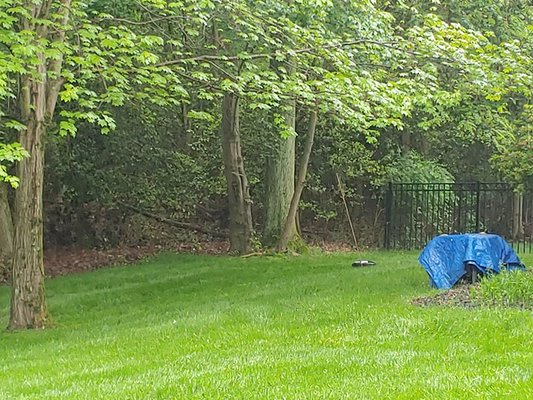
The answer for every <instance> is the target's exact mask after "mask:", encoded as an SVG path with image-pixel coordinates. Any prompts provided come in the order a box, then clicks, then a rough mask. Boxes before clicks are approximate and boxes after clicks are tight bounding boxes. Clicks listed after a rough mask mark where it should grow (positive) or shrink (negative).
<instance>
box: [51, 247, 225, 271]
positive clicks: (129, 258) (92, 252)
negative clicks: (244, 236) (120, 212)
mask: <svg viewBox="0 0 533 400" xmlns="http://www.w3.org/2000/svg"><path fill="white" fill-rule="evenodd" d="M228 248H229V244H228V243H227V242H226V241H223V240H221V241H210V242H203V243H186V244H173V245H164V246H156V245H150V246H135V247H125V246H120V247H115V248H112V249H78V248H72V247H67V248H53V249H47V250H45V252H44V268H45V271H46V275H47V276H59V275H68V274H72V273H78V272H85V271H93V270H96V269H100V268H105V267H109V266H113V265H120V264H131V263H134V262H136V261H139V260H142V259H144V258H147V257H150V256H153V255H154V254H157V253H159V252H160V251H174V252H177V253H192V254H213V255H220V254H225V253H227V251H228Z"/></svg>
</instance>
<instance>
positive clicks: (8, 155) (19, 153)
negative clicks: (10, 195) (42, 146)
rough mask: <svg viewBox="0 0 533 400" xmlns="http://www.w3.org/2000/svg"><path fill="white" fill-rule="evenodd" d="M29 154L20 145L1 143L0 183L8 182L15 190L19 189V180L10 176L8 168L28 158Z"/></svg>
mask: <svg viewBox="0 0 533 400" xmlns="http://www.w3.org/2000/svg"><path fill="white" fill-rule="evenodd" d="M27 156H28V152H27V151H26V150H25V149H23V148H22V147H21V146H20V145H19V144H18V143H12V144H4V143H0V182H7V183H9V184H10V185H11V186H12V187H13V188H17V186H18V183H19V180H18V178H17V177H16V176H12V175H10V174H9V171H8V167H9V165H11V164H12V163H14V162H17V161H20V160H22V158H23V157H27Z"/></svg>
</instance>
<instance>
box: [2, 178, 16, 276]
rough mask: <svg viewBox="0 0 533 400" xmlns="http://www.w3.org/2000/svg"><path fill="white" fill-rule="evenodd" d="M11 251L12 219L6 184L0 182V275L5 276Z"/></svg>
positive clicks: (9, 262)
mask: <svg viewBox="0 0 533 400" xmlns="http://www.w3.org/2000/svg"><path fill="white" fill-rule="evenodd" d="M12 252H13V219H12V218H11V208H10V207H9V201H8V197H7V184H6V183H0V276H4V277H6V276H7V272H8V269H9V267H10V266H11V254H12Z"/></svg>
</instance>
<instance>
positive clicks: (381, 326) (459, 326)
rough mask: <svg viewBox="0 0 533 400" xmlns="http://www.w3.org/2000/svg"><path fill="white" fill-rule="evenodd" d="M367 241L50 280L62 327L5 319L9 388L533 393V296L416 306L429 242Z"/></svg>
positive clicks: (157, 262) (137, 393) (302, 395)
mask: <svg viewBox="0 0 533 400" xmlns="http://www.w3.org/2000/svg"><path fill="white" fill-rule="evenodd" d="M367 257H369V258H370V259H372V260H375V261H377V263H378V265H377V266H375V267H370V268H358V269H355V268H351V266H350V264H351V261H352V260H353V259H354V257H353V256H350V255H347V254H344V255H323V256H315V257H291V258H283V257H270V258H249V259H233V258H228V257H200V256H177V255H171V254H163V255H160V256H158V257H156V258H154V259H152V260H149V261H145V262H143V263H141V264H138V265H134V266H124V267H117V268H111V269H107V270H100V271H97V272H92V273H86V274H80V275H72V276H67V277H61V278H56V279H52V280H49V281H48V282H47V292H48V298H49V308H50V312H51V315H52V316H53V318H54V324H55V327H54V328H52V329H48V330H45V331H40V332H35V331H25V332H17V333H8V332H3V333H0V399H432V400H435V399H452V398H454V399H504V398H508V399H526V398H531V397H530V396H531V393H533V352H532V351H531V345H532V336H531V332H533V314H532V313H531V312H530V311H524V310H519V309H507V310H504V309H500V308H496V309H488V308H483V309H475V310H466V309H460V308H443V307H429V308H417V307H414V306H412V305H410V303H409V301H410V299H411V298H412V297H415V296H419V295H423V294H428V293H431V289H429V287H428V280H427V277H426V275H425V272H424V271H423V270H422V268H421V267H419V266H418V265H417V260H416V258H417V254H416V253H383V252H380V253H372V254H369V255H367ZM523 261H525V263H526V264H527V265H532V264H533V258H532V257H529V258H525V259H524V260H523ZM8 294H9V293H8V289H7V288H6V287H3V288H0V312H1V314H0V315H1V318H0V323H1V324H2V325H3V326H5V325H6V324H7V316H6V315H7V311H8Z"/></svg>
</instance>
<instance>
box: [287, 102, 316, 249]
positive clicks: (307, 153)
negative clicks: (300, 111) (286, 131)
mask: <svg viewBox="0 0 533 400" xmlns="http://www.w3.org/2000/svg"><path fill="white" fill-rule="evenodd" d="M316 123H317V112H316V110H313V111H311V115H310V116H309V125H308V128H307V136H306V138H305V144H304V152H303V154H302V159H301V161H300V168H299V170H298V178H297V181H296V187H295V188H294V194H293V196H292V199H291V203H290V206H289V211H288V214H287V218H286V220H285V226H284V228H283V232H282V234H281V237H280V239H279V242H278V250H279V251H284V250H287V246H288V244H289V241H290V239H291V237H294V232H296V231H297V229H296V228H297V227H296V213H297V212H298V206H299V204H300V199H301V197H302V192H303V190H304V185H305V178H306V176H307V167H308V165H309V158H310V157H311V151H312V149H313V142H314V140H315V132H316Z"/></svg>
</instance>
